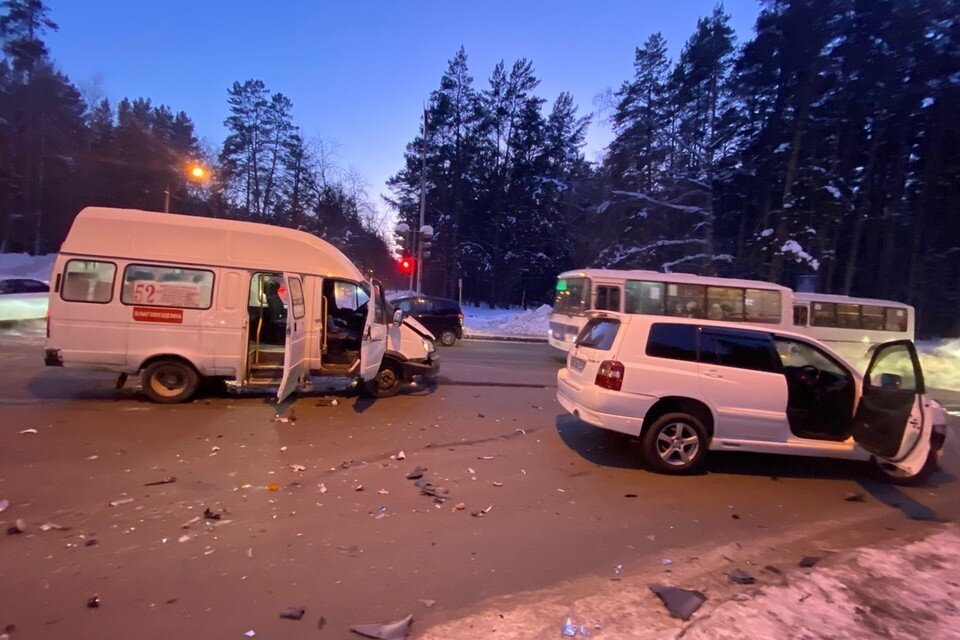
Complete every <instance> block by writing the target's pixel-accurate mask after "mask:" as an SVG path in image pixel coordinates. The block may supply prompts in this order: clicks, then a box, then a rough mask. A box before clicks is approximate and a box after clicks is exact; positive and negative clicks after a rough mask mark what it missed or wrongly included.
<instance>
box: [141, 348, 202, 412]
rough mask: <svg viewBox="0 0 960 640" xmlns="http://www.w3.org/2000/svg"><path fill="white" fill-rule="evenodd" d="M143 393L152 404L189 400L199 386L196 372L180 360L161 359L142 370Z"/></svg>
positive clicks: (198, 377)
mask: <svg viewBox="0 0 960 640" xmlns="http://www.w3.org/2000/svg"><path fill="white" fill-rule="evenodd" d="M142 382H143V392H144V393H145V394H146V395H147V397H148V398H149V399H150V400H151V401H152V402H157V403H159V404H175V403H177V402H184V401H186V400H189V399H190V396H192V395H193V394H194V392H195V391H196V390H197V386H198V385H199V384H200V376H199V375H198V374H197V372H196V370H195V369H194V368H193V367H191V366H190V365H189V364H187V363H186V362H183V361H182V360H174V359H173V358H163V359H161V360H155V361H154V362H151V363H150V364H149V365H147V367H146V368H145V369H144V370H143V377H142Z"/></svg>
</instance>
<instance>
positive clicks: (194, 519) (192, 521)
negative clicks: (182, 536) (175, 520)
mask: <svg viewBox="0 0 960 640" xmlns="http://www.w3.org/2000/svg"><path fill="white" fill-rule="evenodd" d="M201 517H202V516H196V517H193V518H190V519H189V520H187V521H186V522H184V523H183V524H182V525H180V528H181V529H189V528H190V525H192V524H193V523H195V522H200V518H201Z"/></svg>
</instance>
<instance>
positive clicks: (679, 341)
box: [647, 322, 697, 362]
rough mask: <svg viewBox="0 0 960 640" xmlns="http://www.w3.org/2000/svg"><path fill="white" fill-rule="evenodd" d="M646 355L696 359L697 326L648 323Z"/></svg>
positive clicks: (673, 358) (693, 360) (691, 360)
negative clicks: (648, 334) (648, 333)
mask: <svg viewBox="0 0 960 640" xmlns="http://www.w3.org/2000/svg"><path fill="white" fill-rule="evenodd" d="M647 355H648V356H653V357H654V358H670V359H672V360H689V361H690V362H696V361H697V327H696V325H692V324H666V323H663V322H656V323H654V324H652V325H650V336H649V337H648V338H647Z"/></svg>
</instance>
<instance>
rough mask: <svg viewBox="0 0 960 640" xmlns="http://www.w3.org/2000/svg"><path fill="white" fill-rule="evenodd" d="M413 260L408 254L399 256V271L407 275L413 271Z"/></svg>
mask: <svg viewBox="0 0 960 640" xmlns="http://www.w3.org/2000/svg"><path fill="white" fill-rule="evenodd" d="M413 262H414V260H413V258H411V257H410V256H403V257H402V258H400V262H399V266H400V273H402V274H403V275H405V276H408V275H410V274H411V273H413Z"/></svg>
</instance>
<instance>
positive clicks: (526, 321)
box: [461, 304, 553, 340]
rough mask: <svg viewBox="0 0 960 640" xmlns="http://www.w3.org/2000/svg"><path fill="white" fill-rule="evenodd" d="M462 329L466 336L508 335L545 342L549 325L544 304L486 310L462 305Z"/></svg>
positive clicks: (547, 311)
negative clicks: (532, 306) (531, 306)
mask: <svg viewBox="0 0 960 640" xmlns="http://www.w3.org/2000/svg"><path fill="white" fill-rule="evenodd" d="M461 308H462V309H463V316H464V317H463V328H464V332H465V333H466V334H467V336H472V337H484V336H511V337H525V338H542V339H544V340H546V339H547V328H548V327H549V326H550V312H551V311H553V307H551V306H550V305H548V304H545V305H541V306H540V307H537V308H536V309H527V310H523V309H518V308H513V309H487V308H484V307H470V306H463V307H461Z"/></svg>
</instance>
